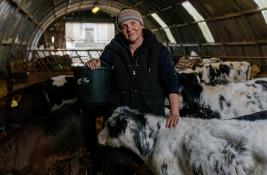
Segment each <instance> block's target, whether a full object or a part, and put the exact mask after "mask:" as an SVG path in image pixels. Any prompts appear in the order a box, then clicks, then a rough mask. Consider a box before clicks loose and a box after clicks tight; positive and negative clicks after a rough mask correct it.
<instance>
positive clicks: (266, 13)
mask: <svg viewBox="0 0 267 175" xmlns="http://www.w3.org/2000/svg"><path fill="white" fill-rule="evenodd" d="M254 1H255V3H256V4H257V5H258V7H259V8H260V10H261V13H262V16H263V17H264V20H265V22H266V24H267V1H266V0H254Z"/></svg>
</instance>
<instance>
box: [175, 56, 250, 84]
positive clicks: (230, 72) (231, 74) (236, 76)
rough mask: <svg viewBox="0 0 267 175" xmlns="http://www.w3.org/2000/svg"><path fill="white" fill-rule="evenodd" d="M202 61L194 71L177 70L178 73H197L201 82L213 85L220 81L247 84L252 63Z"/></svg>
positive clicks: (190, 69)
mask: <svg viewBox="0 0 267 175" xmlns="http://www.w3.org/2000/svg"><path fill="white" fill-rule="evenodd" d="M193 60H194V59H193ZM200 60H202V61H201V62H200V63H199V64H198V65H197V66H195V67H194V69H193V68H187V69H184V70H179V69H176V71H177V72H178V73H193V72H194V73H197V74H198V75H199V77H200V79H201V81H202V82H205V83H212V82H214V81H220V80H224V81H228V82H232V83H238V82H245V81H246V80H248V78H249V76H250V75H249V74H250V68H251V67H250V63H249V62H246V61H241V62H238V61H224V62H223V61H219V62H212V60H210V59H209V60H210V61H211V62H208V60H207V59H206V60H205V59H200ZM188 61H189V60H188ZM178 64H179V63H178ZM176 66H177V65H176Z"/></svg>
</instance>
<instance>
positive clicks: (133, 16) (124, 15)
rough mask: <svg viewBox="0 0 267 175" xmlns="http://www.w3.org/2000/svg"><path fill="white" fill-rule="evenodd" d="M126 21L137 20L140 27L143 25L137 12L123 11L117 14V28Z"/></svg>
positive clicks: (131, 10)
mask: <svg viewBox="0 0 267 175" xmlns="http://www.w3.org/2000/svg"><path fill="white" fill-rule="evenodd" d="M127 20H137V21H139V22H140V23H141V24H142V25H144V21H143V18H142V16H141V14H140V13H139V12H138V11H135V10H133V9H125V10H122V11H121V12H120V13H119V15H118V18H117V23H118V26H120V25H121V24H122V23H123V22H124V21H127Z"/></svg>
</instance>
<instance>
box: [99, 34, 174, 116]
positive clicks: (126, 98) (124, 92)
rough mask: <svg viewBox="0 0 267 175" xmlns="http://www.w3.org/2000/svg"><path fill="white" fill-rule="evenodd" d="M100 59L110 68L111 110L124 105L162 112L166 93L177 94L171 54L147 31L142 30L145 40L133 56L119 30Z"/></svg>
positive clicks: (142, 110) (151, 111) (141, 109)
mask: <svg viewBox="0 0 267 175" xmlns="http://www.w3.org/2000/svg"><path fill="white" fill-rule="evenodd" d="M100 59H101V60H102V61H103V62H105V63H107V64H109V65H110V66H112V68H113V69H112V79H111V86H110V96H109V103H108V105H109V106H110V107H111V110H113V109H114V108H116V107H118V106H122V105H126V106H129V107H131V108H134V109H138V110H139V111H141V112H149V113H154V114H158V115H163V114H164V98H165V95H166V94H169V93H178V85H177V82H176V80H175V71H174V69H173V66H172V62H171V57H170V53H169V51H168V49H167V48H166V47H165V46H163V45H162V44H161V43H160V42H158V41H157V39H156V37H155V36H154V35H153V34H152V32H150V31H148V30H144V41H143V43H142V45H141V46H140V47H139V48H138V49H137V50H136V52H135V54H134V56H132V55H131V52H130V49H129V47H128V45H127V42H126V41H125V40H124V38H123V36H122V35H121V34H120V33H119V34H117V35H116V36H115V38H114V39H113V40H112V41H111V42H110V44H109V45H107V46H106V48H105V49H104V52H103V54H102V55H101V58H100Z"/></svg>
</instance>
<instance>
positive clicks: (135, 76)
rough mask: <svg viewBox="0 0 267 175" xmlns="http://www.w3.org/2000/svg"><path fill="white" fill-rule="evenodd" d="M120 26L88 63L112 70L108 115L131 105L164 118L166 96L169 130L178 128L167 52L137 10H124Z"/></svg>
mask: <svg viewBox="0 0 267 175" xmlns="http://www.w3.org/2000/svg"><path fill="white" fill-rule="evenodd" d="M117 25H118V29H119V33H118V34H117V35H116V36H115V37H114V39H113V40H112V41H111V42H110V44H108V45H107V46H106V47H105V49H104V51H103V53H102V55H101V57H100V59H91V60H89V61H88V62H87V63H86V65H87V66H88V67H89V68H90V69H95V68H96V67H99V66H101V62H104V63H106V64H108V65H110V66H111V67H112V76H111V77H112V78H111V85H110V95H109V100H108V104H107V112H108V114H109V115H110V114H111V113H112V111H113V110H114V109H115V108H116V107H118V106H129V107H130V108H133V109H137V110H139V111H140V112H145V113H153V114H156V115H165V114H164V99H165V96H166V95H167V97H168V99H169V102H170V108H171V109H170V115H169V116H168V119H167V122H166V127H168V128H171V127H175V126H176V124H177V123H178V120H179V106H178V105H179V97H178V84H177V81H176V77H175V71H174V68H173V65H172V61H171V56H170V53H169V51H168V49H167V48H166V47H165V46H163V45H162V44H161V43H160V42H159V41H158V40H157V39H156V37H155V35H154V34H152V32H151V31H149V30H146V29H144V22H143V19H142V16H141V14H140V13H139V12H138V11H136V10H133V9H123V10H122V11H121V12H120V13H119V15H118V17H117ZM119 157H120V156H119ZM118 159H120V158H118ZM121 162H122V163H123V162H127V161H124V160H123V159H122V161H121ZM126 169H127V168H126ZM122 174H130V173H129V172H126V171H124V173H122Z"/></svg>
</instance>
